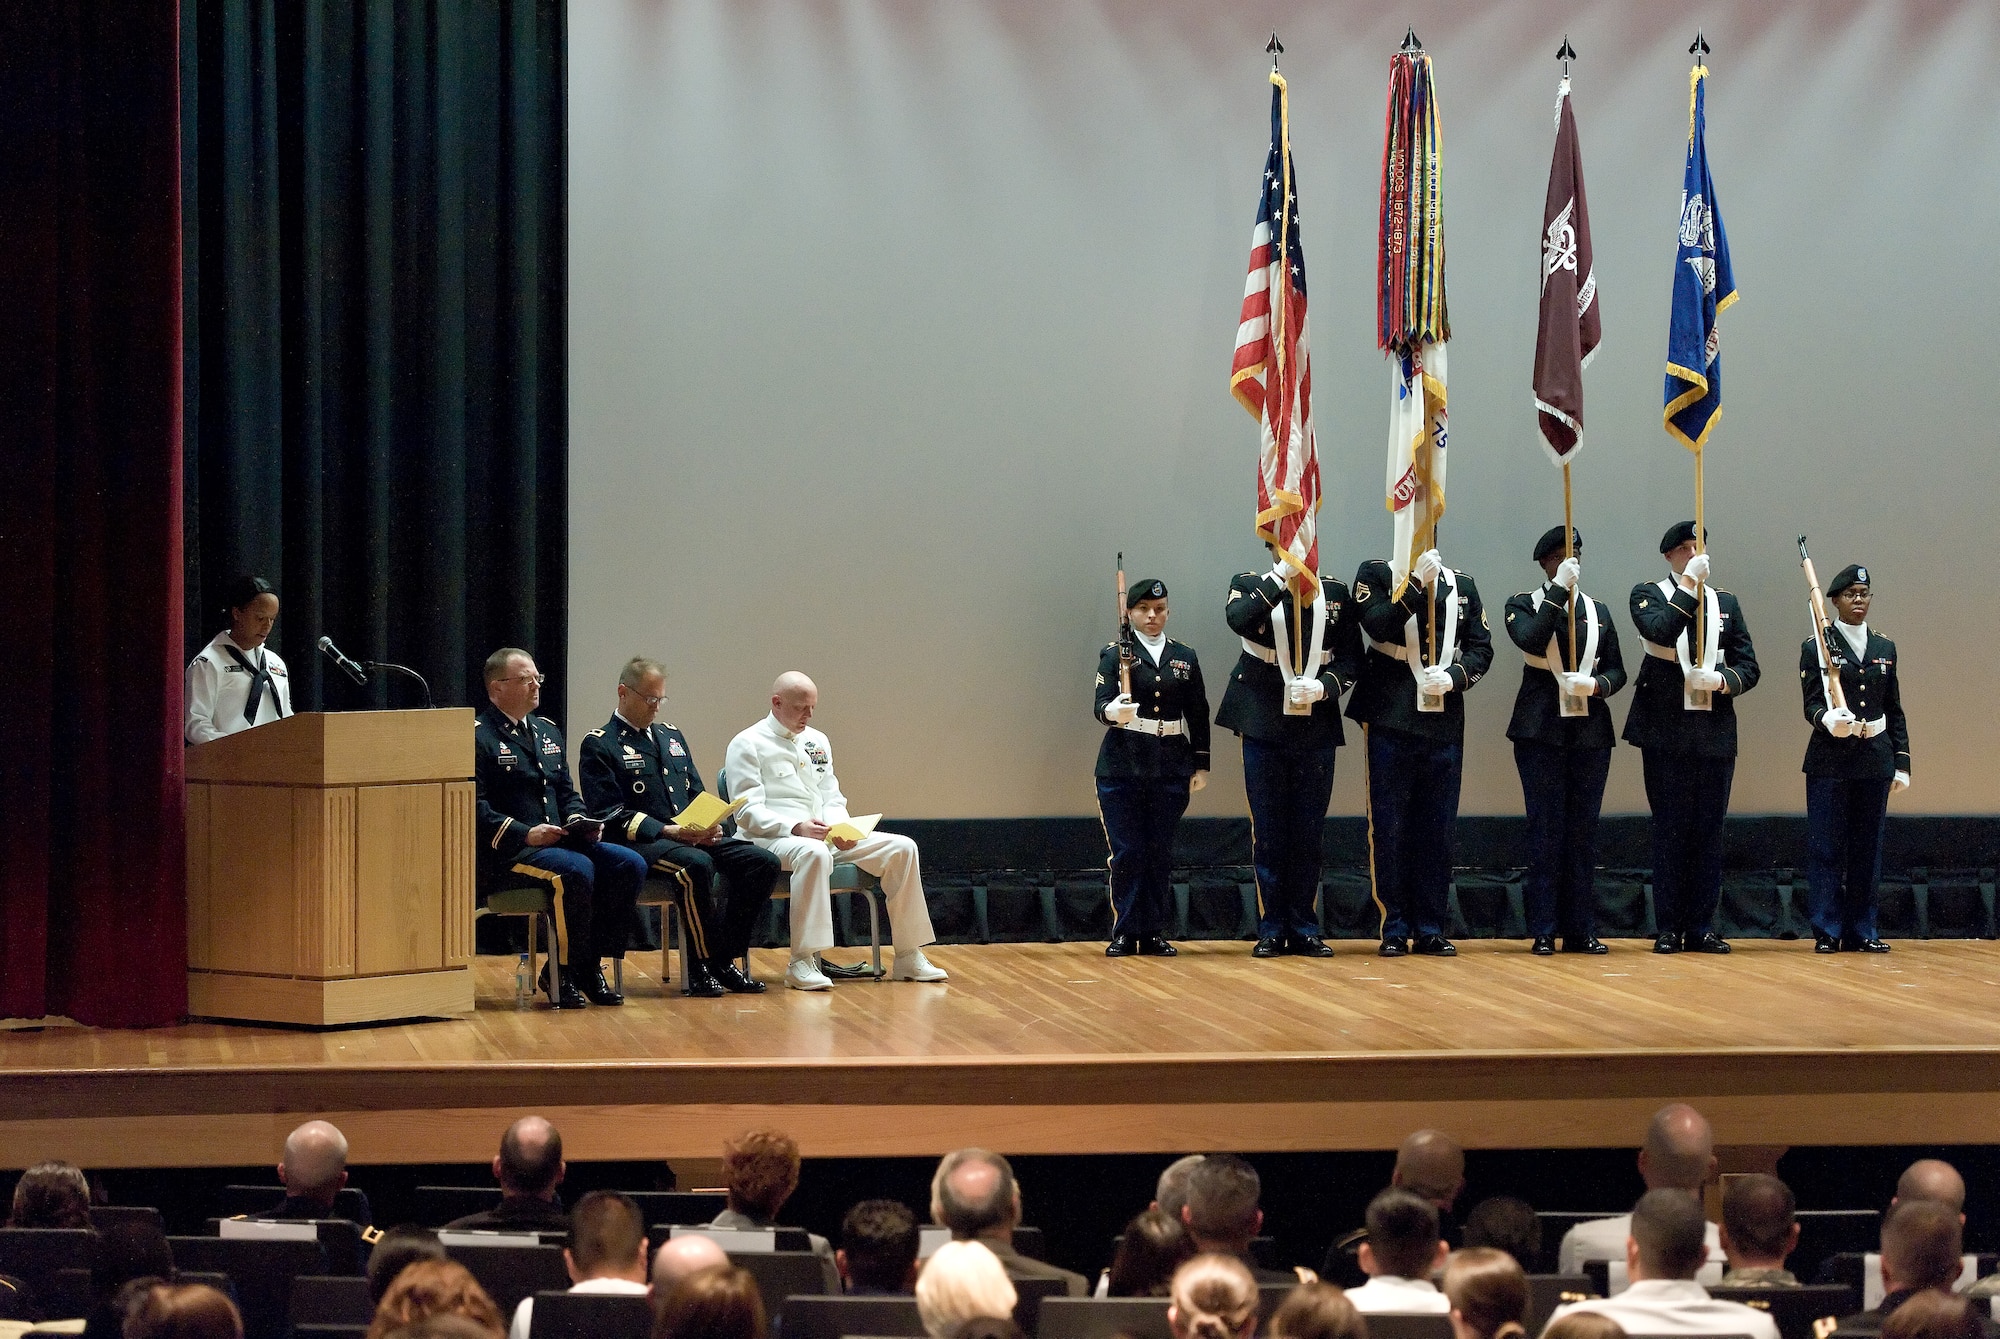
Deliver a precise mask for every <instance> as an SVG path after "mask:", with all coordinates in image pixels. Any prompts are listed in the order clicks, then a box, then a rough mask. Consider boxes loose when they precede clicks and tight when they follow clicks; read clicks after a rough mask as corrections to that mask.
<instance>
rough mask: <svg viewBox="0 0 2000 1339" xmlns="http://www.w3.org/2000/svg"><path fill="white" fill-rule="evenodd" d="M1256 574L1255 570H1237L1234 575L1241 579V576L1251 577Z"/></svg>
mask: <svg viewBox="0 0 2000 1339" xmlns="http://www.w3.org/2000/svg"><path fill="white" fill-rule="evenodd" d="M1256 575H1257V574H1256V573H1255V572H1238V573H1237V574H1236V576H1237V579H1238V580H1241V579H1242V578H1244V577H1251V578H1255V577H1256Z"/></svg>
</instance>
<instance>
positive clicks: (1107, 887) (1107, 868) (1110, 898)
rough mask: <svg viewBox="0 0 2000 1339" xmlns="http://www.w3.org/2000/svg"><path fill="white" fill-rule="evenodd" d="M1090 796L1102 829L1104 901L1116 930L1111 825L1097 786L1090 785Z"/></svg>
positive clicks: (1116, 905)
mask: <svg viewBox="0 0 2000 1339" xmlns="http://www.w3.org/2000/svg"><path fill="white" fill-rule="evenodd" d="M1090 791H1091V794H1092V795H1093V796H1095V797H1096V800H1097V826H1098V827H1100V828H1103V829H1104V900H1105V901H1106V902H1108V903H1110V904H1111V928H1112V930H1113V931H1116V930H1117V928H1118V899H1117V897H1116V896H1114V895H1113V892H1112V888H1111V855H1112V848H1111V825H1110V824H1109V823H1107V822H1105V821H1104V797H1103V796H1101V795H1098V794H1097V784H1096V782H1095V781H1093V782H1092V783H1091V787H1090Z"/></svg>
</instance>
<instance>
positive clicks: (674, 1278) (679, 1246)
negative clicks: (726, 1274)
mask: <svg viewBox="0 0 2000 1339" xmlns="http://www.w3.org/2000/svg"><path fill="white" fill-rule="evenodd" d="M728 1263H729V1256H728V1255H727V1254H726V1253H725V1252H724V1251H723V1249H722V1248H721V1247H720V1246H718V1245H716V1244H715V1238H713V1237H696V1236H688V1237H669V1238H668V1239H667V1240H666V1241H664V1242H662V1243H661V1244H660V1249H659V1250H657V1251H655V1252H654V1253H653V1296H655V1297H665V1296H666V1295H667V1294H668V1293H670V1292H672V1291H673V1290H674V1285H675V1284H676V1283H679V1282H680V1281H681V1280H682V1279H684V1278H686V1277H687V1276H688V1275H690V1274H698V1273H700V1272H701V1271H702V1270H704V1269H712V1268H714V1267H715V1266H716V1265H726V1264H728Z"/></svg>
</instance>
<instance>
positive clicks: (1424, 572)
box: [1410, 549, 1444, 586]
mask: <svg viewBox="0 0 2000 1339" xmlns="http://www.w3.org/2000/svg"><path fill="white" fill-rule="evenodd" d="M1442 571H1444V559H1442V558H1440V557H1438V551H1437V550H1436V549H1425V550H1424V551H1423V552H1422V553H1420V554H1418V555H1417V565H1416V566H1415V567H1413V568H1411V569H1410V573H1411V575H1413V576H1415V577H1416V579H1417V580H1419V581H1421V582H1423V583H1424V584H1425V585H1426V586H1428V585H1430V584H1431V583H1432V582H1434V581H1436V580H1437V579H1438V573H1440V572H1442Z"/></svg>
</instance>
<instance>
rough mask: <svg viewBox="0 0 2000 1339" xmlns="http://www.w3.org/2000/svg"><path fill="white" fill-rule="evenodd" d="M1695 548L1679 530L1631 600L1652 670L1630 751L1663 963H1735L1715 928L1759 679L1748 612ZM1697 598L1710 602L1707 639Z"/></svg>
mask: <svg viewBox="0 0 2000 1339" xmlns="http://www.w3.org/2000/svg"><path fill="white" fill-rule="evenodd" d="M1702 538H1703V539H1704V540H1705V539H1706V538H1707V536H1706V535H1703V536H1702ZM1695 547H1696V546H1695V533H1694V522H1693V521H1682V522H1681V523H1680V524H1678V525H1675V526H1672V527H1671V528H1669V529H1668V531H1667V533H1666V534H1664V535H1662V536H1661V537H1660V555H1661V556H1662V557H1663V558H1665V559H1666V560H1667V567H1668V568H1669V569H1670V570H1669V573H1668V575H1666V576H1665V577H1662V578H1661V579H1660V580H1658V581H1642V582H1640V583H1639V584H1638V585H1636V586H1634V587H1633V588H1632V608H1631V612H1632V622H1633V623H1634V624H1635V625H1636V626H1637V627H1638V629H1639V637H1640V639H1641V640H1642V641H1643V642H1644V644H1645V647H1646V662H1645V664H1643V665H1641V666H1640V667H1639V681H1638V683H1637V684H1636V685H1634V687H1633V689H1632V707H1631V710H1630V711H1628V712H1627V713H1626V715H1625V732H1624V739H1625V742H1626V743H1628V744H1636V745H1637V746H1638V747H1639V753H1640V757H1641V758H1642V759H1643V760H1644V766H1645V774H1646V802H1647V803H1648V804H1649V805H1650V806H1651V807H1652V810H1653V824H1652V827H1653V913H1654V921H1655V927H1654V928H1655V929H1656V930H1658V932H1659V934H1658V937H1657V938H1656V939H1654V941H1653V952H1655V953H1680V952H1683V951H1685V952H1688V953H1727V952H1729V945H1728V943H1727V942H1726V941H1724V940H1723V938H1722V936H1720V935H1718V934H1716V933H1715V924H1714V922H1715V907H1716V903H1717V902H1718V901H1719V900H1720V899H1721V897H1722V824H1723V820H1724V819H1725V818H1727V817H1728V815H1729V787H1730V784H1731V782H1732V781H1734V779H1735V776H1736V699H1737V698H1739V697H1741V696H1743V694H1745V693H1747V692H1749V691H1750V690H1751V689H1752V688H1755V687H1756V686H1757V678H1758V669H1757V651H1756V648H1755V647H1754V646H1752V645H1751V642H1750V626H1749V624H1747V623H1746V622H1744V620H1743V609H1742V606H1741V605H1739V604H1737V602H1736V597H1735V596H1734V595H1732V594H1730V593H1729V592H1728V591H1726V590H1720V589H1718V588H1717V587H1715V586H1712V585H1705V584H1704V583H1706V582H1707V579H1708V571H1709V564H1708V555H1707V554H1706V553H1697V552H1696V551H1695ZM1698 587H1700V588H1701V589H1703V591H1704V600H1703V605H1704V609H1703V611H1702V613H1701V618H1702V629H1703V630H1702V631H1701V635H1700V636H1699V637H1697V636H1696V635H1695V634H1696V631H1697V630H1696V628H1695V619H1696V613H1697V611H1696V608H1695V591H1696V589H1697V588H1698ZM1697 642H1698V643H1699V645H1700V648H1701V650H1700V654H1699V655H1697V654H1696V651H1695V647H1696V645H1697Z"/></svg>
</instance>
